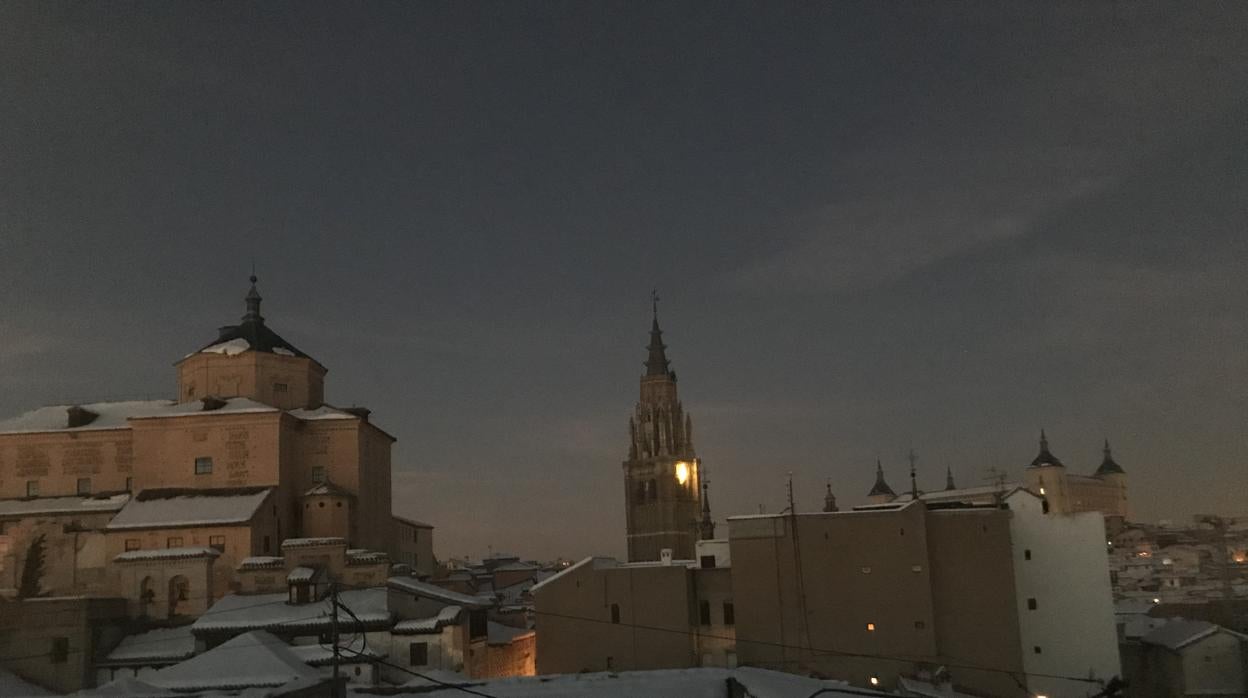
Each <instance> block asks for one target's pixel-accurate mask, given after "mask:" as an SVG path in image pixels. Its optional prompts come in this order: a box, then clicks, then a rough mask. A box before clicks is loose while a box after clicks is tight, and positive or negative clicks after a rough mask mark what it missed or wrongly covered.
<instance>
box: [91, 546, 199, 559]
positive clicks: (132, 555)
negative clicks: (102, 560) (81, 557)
mask: <svg viewBox="0 0 1248 698" xmlns="http://www.w3.org/2000/svg"><path fill="white" fill-rule="evenodd" d="M220 554H221V553H219V552H217V551H216V550H215V549H213V548H203V547H189V548H159V549H155V550H131V551H129V552H124V553H122V554H120V555H118V556H117V557H115V558H113V561H114V562H138V561H144V560H181V559H188V558H196V557H216V556H218V555H220Z"/></svg>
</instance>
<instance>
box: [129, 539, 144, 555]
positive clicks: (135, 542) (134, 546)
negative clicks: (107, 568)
mask: <svg viewBox="0 0 1248 698" xmlns="http://www.w3.org/2000/svg"><path fill="white" fill-rule="evenodd" d="M141 547H143V546H142V543H140V542H139V539H138V538H127V539H126V552H130V551H131V550H138V549H139V548H141Z"/></svg>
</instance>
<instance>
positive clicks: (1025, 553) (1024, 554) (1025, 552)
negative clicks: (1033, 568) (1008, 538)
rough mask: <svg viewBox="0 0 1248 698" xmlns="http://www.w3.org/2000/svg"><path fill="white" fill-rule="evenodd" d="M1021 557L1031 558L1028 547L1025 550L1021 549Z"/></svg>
mask: <svg viewBox="0 0 1248 698" xmlns="http://www.w3.org/2000/svg"><path fill="white" fill-rule="evenodd" d="M1023 559H1024V560H1030V559H1031V549H1030V548H1028V549H1027V550H1024V551H1023Z"/></svg>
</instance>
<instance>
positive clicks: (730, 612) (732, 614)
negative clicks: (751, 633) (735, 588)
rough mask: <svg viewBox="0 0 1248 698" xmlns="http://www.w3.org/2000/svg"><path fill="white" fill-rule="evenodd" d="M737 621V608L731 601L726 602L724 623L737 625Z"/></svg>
mask: <svg viewBox="0 0 1248 698" xmlns="http://www.w3.org/2000/svg"><path fill="white" fill-rule="evenodd" d="M736 622H737V609H736V608H735V607H733V605H732V602H731V601H725V602H724V625H735V624H736Z"/></svg>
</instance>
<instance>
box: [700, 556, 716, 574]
mask: <svg viewBox="0 0 1248 698" xmlns="http://www.w3.org/2000/svg"><path fill="white" fill-rule="evenodd" d="M701 561H702V569H704V570H709V569H714V567H715V556H714V555H703V556H702V557H701Z"/></svg>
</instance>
